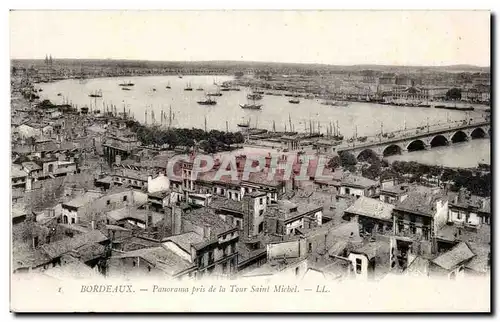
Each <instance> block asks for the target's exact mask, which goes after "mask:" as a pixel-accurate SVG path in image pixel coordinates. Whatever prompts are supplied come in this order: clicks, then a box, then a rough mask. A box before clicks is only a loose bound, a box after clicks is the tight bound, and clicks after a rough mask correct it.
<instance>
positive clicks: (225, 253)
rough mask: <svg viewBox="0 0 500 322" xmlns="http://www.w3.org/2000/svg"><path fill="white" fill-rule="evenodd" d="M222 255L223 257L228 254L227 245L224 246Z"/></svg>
mask: <svg viewBox="0 0 500 322" xmlns="http://www.w3.org/2000/svg"><path fill="white" fill-rule="evenodd" d="M222 256H223V257H226V256H227V247H224V248H222Z"/></svg>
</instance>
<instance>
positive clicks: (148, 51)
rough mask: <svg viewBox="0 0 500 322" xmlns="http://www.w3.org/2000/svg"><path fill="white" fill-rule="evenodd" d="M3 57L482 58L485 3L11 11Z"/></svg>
mask: <svg viewBox="0 0 500 322" xmlns="http://www.w3.org/2000/svg"><path fill="white" fill-rule="evenodd" d="M9 25H10V56H11V58H17V59H21V58H29V59H31V58H35V59H43V58H45V55H46V54H50V55H52V56H53V57H55V58H82V59H131V60H158V61H199V60H202V61H207V60H236V61H266V62H287V63H319V64H332V65H356V64H380V65H412V66H443V65H454V64H471V65H478V66H490V13H489V12H488V11H11V13H10V22H9Z"/></svg>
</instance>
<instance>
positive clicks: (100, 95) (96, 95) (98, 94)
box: [89, 90, 102, 97]
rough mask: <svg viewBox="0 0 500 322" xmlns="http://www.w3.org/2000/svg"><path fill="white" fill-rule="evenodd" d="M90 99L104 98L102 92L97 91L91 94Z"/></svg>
mask: <svg viewBox="0 0 500 322" xmlns="http://www.w3.org/2000/svg"><path fill="white" fill-rule="evenodd" d="M89 97H102V91H101V90H98V91H95V92H93V93H91V94H89Z"/></svg>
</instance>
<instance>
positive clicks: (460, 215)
mask: <svg viewBox="0 0 500 322" xmlns="http://www.w3.org/2000/svg"><path fill="white" fill-rule="evenodd" d="M457 219H458V220H462V214H461V213H460V211H459V212H457Z"/></svg>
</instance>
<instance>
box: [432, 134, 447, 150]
mask: <svg viewBox="0 0 500 322" xmlns="http://www.w3.org/2000/svg"><path fill="white" fill-rule="evenodd" d="M448 143H449V141H448V139H447V138H446V137H445V136H444V135H442V134H438V135H436V136H434V137H433V138H432V139H431V140H430V142H429V145H430V146H431V148H433V147H435V146H445V145H448Z"/></svg>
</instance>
